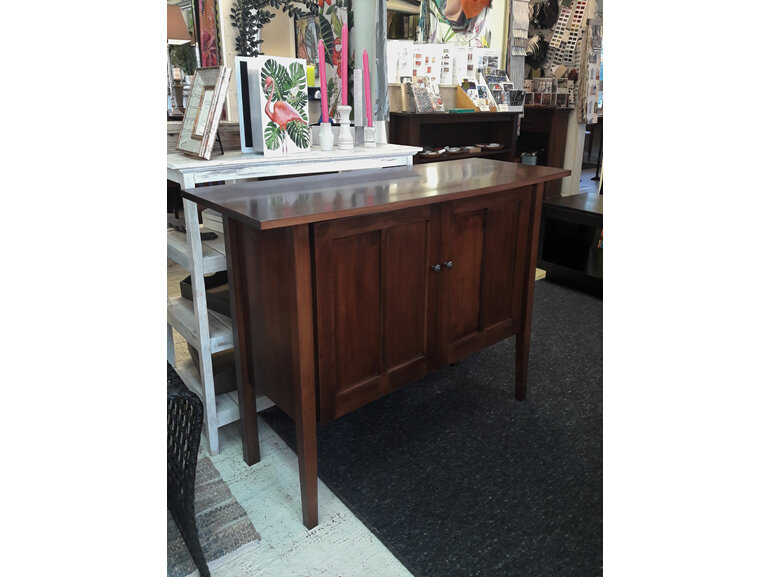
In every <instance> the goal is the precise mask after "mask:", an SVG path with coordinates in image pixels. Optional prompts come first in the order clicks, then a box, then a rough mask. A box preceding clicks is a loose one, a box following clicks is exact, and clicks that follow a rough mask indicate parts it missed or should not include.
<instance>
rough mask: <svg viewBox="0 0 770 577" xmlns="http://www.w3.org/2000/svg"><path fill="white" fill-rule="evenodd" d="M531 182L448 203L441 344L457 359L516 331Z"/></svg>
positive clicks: (446, 355) (446, 358)
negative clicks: (449, 265)
mask: <svg viewBox="0 0 770 577" xmlns="http://www.w3.org/2000/svg"><path fill="white" fill-rule="evenodd" d="M530 196H531V187H523V188H518V189H515V190H511V191H504V192H499V193H493V194H488V195H483V196H480V197H477V198H470V199H463V200H459V201H454V202H450V203H446V204H445V205H444V217H443V228H442V261H444V262H447V261H449V260H451V261H452V263H453V267H452V269H446V268H445V270H444V271H443V272H442V278H441V284H442V287H441V291H440V295H441V296H440V300H441V305H440V306H441V309H440V310H441V312H440V314H439V319H438V322H439V325H440V329H439V330H440V335H439V343H438V346H439V349H440V351H441V354H440V356H441V359H442V362H443V363H451V362H456V361H458V360H460V359H462V358H463V357H465V356H467V355H469V354H471V353H473V352H476V351H477V350H480V349H482V348H484V347H486V346H488V345H490V344H492V343H494V342H497V341H499V340H500V339H503V338H506V337H509V336H511V335H512V334H514V331H515V330H517V329H518V326H519V319H520V317H521V311H520V308H521V295H522V286H523V281H524V279H523V274H524V269H523V265H522V263H523V262H524V261H525V260H526V252H525V250H526V244H525V243H524V242H522V239H521V233H520V231H521V230H522V229H523V230H524V231H525V233H526V231H528V224H529V223H528V220H527V219H528V217H529V206H530Z"/></svg>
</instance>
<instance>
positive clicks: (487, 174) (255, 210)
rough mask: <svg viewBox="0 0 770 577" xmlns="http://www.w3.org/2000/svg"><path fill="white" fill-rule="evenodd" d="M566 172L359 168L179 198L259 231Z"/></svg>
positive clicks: (475, 162) (494, 164)
mask: <svg viewBox="0 0 770 577" xmlns="http://www.w3.org/2000/svg"><path fill="white" fill-rule="evenodd" d="M569 174H570V171H569V170H564V169H558V168H550V167H545V166H526V165H522V164H517V163H512V162H500V161H497V160H490V159H486V158H471V159H466V160H454V161H450V162H441V163H435V164H425V165H419V166H410V167H398V168H386V169H374V170H358V171H352V172H347V173H338V174H330V175H323V176H313V177H302V178H291V179H285V180H276V181H270V182H244V183H238V184H229V185H223V186H211V187H206V188H195V189H192V190H184V191H182V196H184V197H185V198H189V199H191V200H193V201H195V202H197V203H198V204H201V205H203V206H206V207H209V208H213V209H214V210H217V211H219V212H222V213H224V214H227V215H228V216H230V217H232V218H234V219H236V220H239V221H241V222H243V223H245V224H248V225H249V226H251V227H254V228H257V229H271V228H279V227H285V226H293V225H296V224H308V223H314V222H323V221H326V220H333V219H338V218H344V217H349V216H360V215H366V214H377V213H381V212H386V211H391V210H397V209H401V208H410V207H413V206H425V205H429V204H437V203H440V202H445V201H447V200H455V199H460V198H467V197H471V196H477V195H479V194H486V193H490V192H496V191H500V190H510V189H513V188H517V187H521V186H527V185H530V184H536V183H538V182H544V181H549V180H558V179H560V178H563V177H565V176H569Z"/></svg>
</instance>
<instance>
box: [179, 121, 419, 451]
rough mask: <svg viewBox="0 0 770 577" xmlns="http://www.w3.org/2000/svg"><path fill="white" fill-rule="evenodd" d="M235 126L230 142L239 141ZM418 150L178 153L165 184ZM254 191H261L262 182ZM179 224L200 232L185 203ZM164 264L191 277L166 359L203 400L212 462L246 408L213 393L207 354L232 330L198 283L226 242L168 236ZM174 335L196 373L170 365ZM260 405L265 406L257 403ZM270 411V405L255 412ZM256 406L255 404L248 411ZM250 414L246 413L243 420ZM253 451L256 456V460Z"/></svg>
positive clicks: (344, 163)
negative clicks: (191, 350) (195, 357)
mask: <svg viewBox="0 0 770 577" xmlns="http://www.w3.org/2000/svg"><path fill="white" fill-rule="evenodd" d="M235 129H236V131H235V132H233V126H230V127H229V130H230V136H231V137H232V136H233V134H235V135H237V123H235ZM419 150H420V149H419V148H415V147H411V146H399V145H393V144H378V145H377V146H376V147H374V148H365V147H358V148H354V149H352V150H350V151H340V150H336V149H335V150H333V151H330V152H323V151H322V150H320V148H319V147H317V146H315V147H312V148H311V150H310V151H309V152H307V153H302V154H295V155H289V156H278V157H265V156H262V155H258V154H243V153H241V152H240V151H226V152H225V153H224V154H219V153H217V152H216V151H215V152H214V153H213V155H212V158H211V160H200V159H196V158H192V157H190V156H186V155H184V154H180V153H169V154H168V155H167V161H166V163H167V164H166V166H167V174H168V179H169V180H171V181H174V182H177V183H179V184H180V185H181V186H182V188H188V189H192V188H195V186H196V185H198V184H204V183H212V182H222V181H236V180H240V179H244V178H256V177H278V176H287V175H289V176H291V175H296V174H312V173H322V172H335V171H348V170H358V169H372V168H386V167H393V166H404V165H409V164H411V163H412V155H414V154H415V153H417V152H419ZM252 186H261V183H256V184H253V185H252ZM183 205H184V219H185V225H186V227H187V230H195V229H197V228H198V210H197V206H196V204H195V203H194V202H191V201H189V200H186V199H185V200H184V202H183ZM167 243H168V257H169V258H170V259H172V260H173V261H174V262H176V263H179V264H180V265H182V266H183V267H184V268H185V269H187V270H188V271H189V272H190V276H191V278H192V301H189V300H187V299H184V298H175V299H169V302H168V312H167V320H168V332H167V358H168V362H169V363H171V365H172V366H174V367H175V369H176V371H177V372H178V373H179V376H180V377H181V378H182V380H183V381H184V383H185V384H186V385H187V386H188V387H189V388H190V389H191V390H193V391H194V392H195V393H196V394H197V395H198V396H199V397H200V398H201V400H202V401H203V405H204V408H205V422H204V427H205V431H206V437H207V439H208V443H209V450H210V452H211V454H212V455H216V454H217V452H218V451H219V435H218V430H219V427H222V426H224V425H226V424H228V423H231V422H233V421H236V420H238V419H239V418H241V419H243V413H244V407H243V406H242V404H241V403H240V402H239V396H238V394H237V393H235V392H234V391H232V392H227V393H221V394H219V395H217V394H215V390H214V373H213V365H212V361H211V356H212V354H215V353H217V352H219V351H224V350H229V349H232V347H233V328H232V324H231V321H230V319H229V318H228V317H225V316H223V315H218V314H217V313H215V312H212V311H209V310H208V307H207V304H206V292H205V289H204V280H203V276H204V275H205V274H210V273H215V272H218V271H223V270H227V258H226V255H225V252H226V251H225V243H224V239H223V238H221V235H220V237H219V238H217V239H215V240H213V241H203V242H202V241H201V239H200V236H199V235H196V234H187V235H185V234H183V233H179V232H176V231H174V230H169V232H168V241H167ZM172 328H173V329H175V330H176V331H177V332H178V333H179V334H180V335H182V337H184V338H185V340H187V342H188V343H190V344H191V345H192V346H193V347H195V349H196V350H197V351H198V354H199V359H200V361H199V363H200V371H199V370H198V369H196V368H195V366H194V365H193V363H192V361H183V362H181V363H177V362H176V358H175V354H174V338H173V332H172ZM259 400H260V401H266V399H264V398H263V397H259ZM267 406H270V405H269V404H268V402H264V403H262V404H260V405H259V408H260V409H262V408H266V407H267ZM251 407H255V405H251ZM253 412H254V411H253V410H252V409H249V410H248V411H246V414H248V415H251V414H252V413H253ZM246 448H247V447H246V444H244V458H246V460H247V461H251V462H253V461H254V460H258V458H259V457H258V451H259V447H258V445H256V444H252V445H251V450H252V454H251V455H248V456H247V454H246ZM255 452H256V453H255Z"/></svg>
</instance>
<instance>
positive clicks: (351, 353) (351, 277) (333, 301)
mask: <svg viewBox="0 0 770 577" xmlns="http://www.w3.org/2000/svg"><path fill="white" fill-rule="evenodd" d="M440 210H441V209H440V208H439V207H429V206H424V207H418V208H412V209H405V210H399V211H394V212H388V213H384V214H379V215H372V216H365V217H353V218H347V219H342V220H337V221H330V222H324V223H318V224H316V225H315V271H316V310H317V320H318V324H317V334H318V393H319V394H318V396H319V416H320V419H321V421H322V422H326V421H328V420H331V419H334V418H337V417H339V416H341V415H343V414H345V413H347V412H349V411H351V410H353V409H355V408H358V407H360V406H361V405H364V404H366V403H368V402H370V401H372V400H374V399H376V398H379V397H381V396H383V395H385V394H386V393H388V392H390V391H392V390H394V389H396V388H398V387H401V386H402V385H405V384H406V383H408V382H410V381H412V380H414V379H417V378H419V377H421V376H422V375H424V374H426V373H427V372H428V364H429V359H434V358H435V355H436V353H435V333H436V325H435V322H436V307H437V301H436V294H437V287H438V281H439V276H440V274H439V273H438V272H434V271H433V270H432V269H431V268H430V267H431V265H434V264H436V263H438V255H439V243H440V239H439V235H440V233H441V212H440Z"/></svg>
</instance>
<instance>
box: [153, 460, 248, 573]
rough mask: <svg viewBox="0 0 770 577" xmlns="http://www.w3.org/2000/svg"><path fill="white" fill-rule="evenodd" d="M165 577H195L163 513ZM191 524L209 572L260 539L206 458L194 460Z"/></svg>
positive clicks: (174, 529)
mask: <svg viewBox="0 0 770 577" xmlns="http://www.w3.org/2000/svg"><path fill="white" fill-rule="evenodd" d="M167 517H168V532H167V547H168V553H167V568H168V570H167V573H168V577H186V576H188V575H191V574H196V575H197V568H196V567H195V563H194V562H193V560H192V557H191V556H190V552H189V551H188V550H187V546H186V545H185V542H184V540H183V539H182V536H181V535H180V533H179V529H178V528H177V526H176V523H175V522H174V520H173V519H172V518H171V513H168V512H167ZM195 520H196V522H197V524H198V537H199V539H200V542H201V548H202V549H203V554H204V555H205V557H206V561H208V565H209V569H214V568H216V567H218V566H220V565H222V564H223V563H225V562H226V561H227V560H229V559H232V558H233V557H236V556H239V555H241V554H243V553H245V552H246V551H248V550H250V549H252V548H254V547H256V546H257V545H258V543H259V540H260V539H261V537H260V535H259V533H257V531H256V529H254V525H252V523H251V521H249V518H248V516H247V515H246V511H245V510H244V508H243V507H242V506H241V505H240V503H238V501H236V500H235V498H234V497H233V494H232V493H231V492H230V488H229V487H228V486H227V483H225V482H224V481H223V480H222V477H221V476H220V475H219V471H217V469H216V467H214V464H213V463H212V462H211V460H210V459H209V458H208V457H205V456H204V457H201V458H199V459H198V469H197V472H196V475H195Z"/></svg>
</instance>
